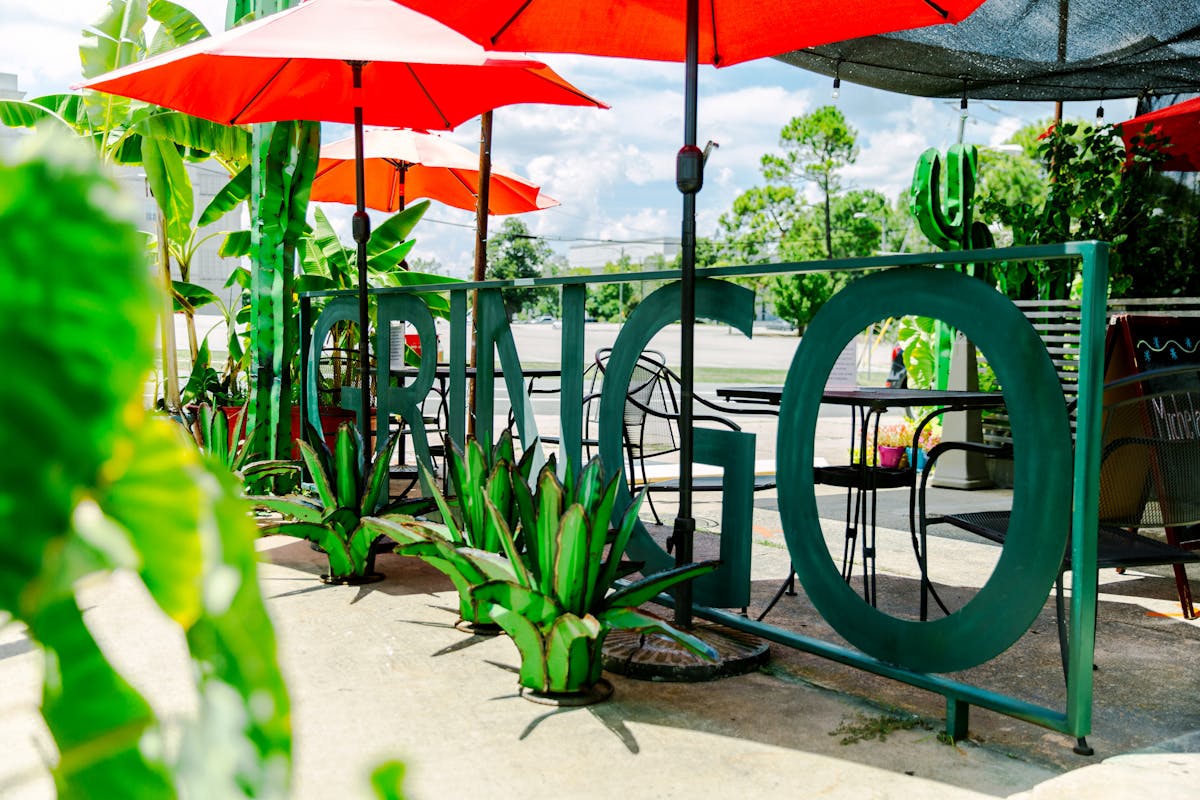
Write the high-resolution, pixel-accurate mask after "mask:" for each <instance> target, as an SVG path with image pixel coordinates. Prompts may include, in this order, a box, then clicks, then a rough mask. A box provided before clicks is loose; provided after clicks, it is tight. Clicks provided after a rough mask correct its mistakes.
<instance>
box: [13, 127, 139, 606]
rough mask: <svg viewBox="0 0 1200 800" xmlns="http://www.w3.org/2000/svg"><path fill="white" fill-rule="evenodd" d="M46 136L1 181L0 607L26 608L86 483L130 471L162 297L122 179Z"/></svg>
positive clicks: (75, 147)
mask: <svg viewBox="0 0 1200 800" xmlns="http://www.w3.org/2000/svg"><path fill="white" fill-rule="evenodd" d="M40 144H41V146H42V148H43V151H42V152H43V154H44V155H45V159H46V160H34V161H30V162H27V163H22V164H16V165H13V166H12V167H8V168H5V170H4V179H3V180H0V241H3V242H4V247H2V248H0V286H3V287H4V291H3V292H0V339H2V340H3V341H4V343H5V348H6V355H5V368H6V370H7V371H8V373H9V375H10V376H22V377H21V378H20V382H19V390H18V389H17V384H13V385H12V386H11V387H10V390H6V391H0V452H3V453H4V454H5V457H4V458H3V459H2V460H0V545H2V546H3V549H4V552H5V557H4V559H0V608H2V609H5V610H8V611H10V612H13V613H15V614H16V615H17V616H20V615H21V614H20V610H19V609H18V608H17V605H18V597H19V594H20V592H21V590H22V587H24V586H25V584H26V583H27V582H28V581H30V580H33V579H35V577H36V576H38V575H39V574H40V572H41V570H42V568H43V563H44V558H43V553H44V550H45V548H47V547H48V546H50V545H51V543H52V541H54V540H55V539H58V538H60V537H62V536H64V535H65V534H66V531H67V529H68V527H69V525H70V520H71V515H72V513H73V510H74V508H75V506H76V503H77V502H78V500H79V487H89V486H95V485H97V483H99V482H100V480H101V475H102V473H103V474H114V473H119V472H121V471H123V470H124V469H125V465H126V464H127V462H128V460H129V458H130V456H131V452H130V449H129V448H128V447H127V446H125V445H123V444H122V446H121V447H120V448H119V447H118V446H117V445H118V442H124V440H125V437H126V435H127V433H128V431H129V429H130V425H131V422H130V419H131V416H130V415H131V414H132V413H133V412H135V411H136V410H139V409H140V408H141V403H142V398H141V395H142V390H143V385H144V378H145V376H146V374H147V372H148V370H149V366H150V363H151V358H152V354H153V344H152V342H153V332H154V309H155V308H157V307H160V306H161V305H162V301H161V300H159V299H158V298H157V297H156V295H155V292H154V288H153V287H152V285H151V283H150V277H149V274H148V272H147V270H146V268H145V266H144V263H143V262H141V261H139V260H138V259H137V258H136V257H135V254H137V253H138V252H140V250H141V238H140V236H139V234H138V233H137V231H136V230H135V229H134V227H133V225H132V224H131V223H130V222H128V221H126V220H127V219H128V218H127V217H126V218H118V217H117V216H115V215H119V214H120V213H121V210H122V209H128V206H127V200H126V199H125V196H124V194H123V193H122V192H121V190H120V188H119V187H118V185H117V184H116V183H115V182H114V181H112V180H110V179H108V178H104V177H101V176H99V175H98V174H96V172H95V171H94V165H95V156H94V155H93V154H92V153H90V152H88V151H87V149H86V148H82V147H81V146H80V145H79V143H78V142H77V141H72V140H70V139H68V138H65V137H63V136H53V135H49V134H47V135H46V136H44V137H41V139H40ZM93 202H95V204H96V205H93ZM109 210H111V212H113V214H114V215H110V214H109V213H106V212H107V211H109ZM46 231H55V232H56V233H55V237H54V247H53V248H52V250H51V251H47V249H46V239H45V236H46ZM48 253H50V254H51V256H52V257H48ZM80 264H86V265H88V268H87V269H82V270H81V269H78V268H77V267H78V265H80ZM47 320H53V324H47ZM13 380H15V378H14V379H13Z"/></svg>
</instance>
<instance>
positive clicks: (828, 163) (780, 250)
mask: <svg viewBox="0 0 1200 800" xmlns="http://www.w3.org/2000/svg"><path fill="white" fill-rule="evenodd" d="M779 140H780V146H781V147H783V148H784V152H783V154H782V155H777V154H767V155H764V156H763V157H762V172H763V177H764V178H765V179H766V181H767V182H766V185H765V186H756V187H753V188H751V189H748V190H747V191H745V192H743V193H742V194H741V195H739V196H738V197H737V198H735V199H734V201H733V206H732V208H731V209H730V210H729V212H727V213H725V214H723V215H722V216H721V218H720V221H719V225H720V230H721V238H720V240H719V241H718V242H717V243H716V244H717V246H716V248H715V253H713V254H712V256H713V263H739V264H756V263H771V262H785V261H812V260H817V259H822V258H842V257H849V256H862V255H869V254H871V253H873V252H875V251H877V250H882V249H890V247H889V246H888V243H887V242H885V241H884V238H885V231H886V233H888V234H892V236H891V237H889V238H891V239H892V240H893V241H898V239H897V238H896V237H898V236H899V235H900V234H901V233H902V231H903V229H904V225H903V224H902V223H901V222H900V220H899V218H898V217H897V216H896V214H895V212H894V211H892V210H891V208H890V207H889V204H888V202H887V199H886V198H884V197H883V196H882V195H880V194H879V193H877V192H860V191H851V192H844V191H843V184H842V181H841V176H840V170H841V169H842V168H844V167H845V166H847V165H848V164H852V163H854V161H855V159H856V158H857V157H858V145H857V143H856V133H855V131H854V129H853V128H851V127H850V126H849V125H847V124H846V120H845V117H843V116H842V113H841V111H839V110H838V109H837V108H836V107H833V106H826V107H823V108H819V109H817V110H816V111H814V112H812V113H811V114H806V115H804V116H800V117H795V118H793V119H792V120H790V121H789V122H788V124H787V125H786V126H784V128H783V130H781V131H780V134H779ZM808 183H811V184H813V185H815V186H816V188H817V190H818V192H819V194H820V196H821V200H820V202H819V203H818V204H817V205H816V206H813V205H811V204H810V203H808V202H807V201H806V200H805V198H804V195H803V192H802V191H801V187H802V186H803V185H804V184H808ZM698 250H699V248H698ZM697 261H698V262H699V258H698V259H697ZM844 280H845V276H842V275H831V274H828V273H819V274H818V273H802V274H792V275H782V276H775V277H772V278H759V279H751V280H749V281H748V282H749V283H751V284H753V285H752V288H754V289H755V291H756V292H758V293H760V294H762V293H767V294H769V295H770V297H771V300H772V301H773V303H774V307H775V313H776V314H778V315H779V316H780V317H782V318H783V319H786V320H788V321H789V322H791V323H792V324H793V325H795V326H796V329H797V331H801V330H803V328H804V326H805V325H807V324H808V321H809V320H810V319H812V315H813V314H815V313H816V311H817V309H819V308H820V307H821V305H822V304H824V302H825V301H826V300H828V299H829V298H830V297H831V296H832V295H833V292H834V291H836V290H837V288H838V287H839V286H840V285H841V284H842V283H843V282H844Z"/></svg>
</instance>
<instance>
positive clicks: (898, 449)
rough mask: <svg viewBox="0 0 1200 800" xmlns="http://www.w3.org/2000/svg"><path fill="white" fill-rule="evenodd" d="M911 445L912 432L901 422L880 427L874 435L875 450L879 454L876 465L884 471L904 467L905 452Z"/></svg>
mask: <svg viewBox="0 0 1200 800" xmlns="http://www.w3.org/2000/svg"><path fill="white" fill-rule="evenodd" d="M911 445H912V431H911V429H910V428H909V427H908V425H906V424H904V423H902V422H896V423H890V424H888V425H881V426H880V427H879V430H878V431H877V432H876V434H875V449H876V451H878V453H879V457H878V459H877V461H876V465H877V466H880V467H883V468H885V469H898V468H900V467H902V466H904V458H905V450H906V448H908V447H909V446H911Z"/></svg>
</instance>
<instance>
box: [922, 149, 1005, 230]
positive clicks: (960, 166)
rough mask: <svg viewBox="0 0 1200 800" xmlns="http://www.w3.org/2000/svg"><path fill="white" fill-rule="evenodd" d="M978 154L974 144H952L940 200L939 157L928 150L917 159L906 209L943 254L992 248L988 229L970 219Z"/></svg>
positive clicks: (938, 154) (940, 171) (933, 150)
mask: <svg viewBox="0 0 1200 800" xmlns="http://www.w3.org/2000/svg"><path fill="white" fill-rule="evenodd" d="M978 174H979V153H978V151H977V150H976V148H975V145H973V144H953V145H951V146H950V149H949V150H947V151H946V192H945V200H944V204H943V197H942V185H941V184H942V156H941V153H939V152H938V151H937V150H936V149H934V148H932V147H931V148H930V149H928V150H926V151H925V152H924V153H922V154H921V157H920V158H919V159H917V168H916V170H915V171H914V172H913V182H912V191H911V196H910V200H909V208H910V209H911V211H912V214H913V216H914V217H916V220H917V224H918V225H920V227H921V232H922V233H924V234H925V235H926V236H927V237H929V241H931V242H933V243H934V244H935V245H937V246H938V247H940V248H941V249H943V250H971V249H978V248H982V247H991V246H992V245H993V240H992V234H991V231H989V230H988V228H987V225H984V224H983V223H982V222H978V221H975V220H974V219H973V216H974V215H973V212H974V209H973V208H972V206H973V205H974V200H975V181H976V178H977V176H978Z"/></svg>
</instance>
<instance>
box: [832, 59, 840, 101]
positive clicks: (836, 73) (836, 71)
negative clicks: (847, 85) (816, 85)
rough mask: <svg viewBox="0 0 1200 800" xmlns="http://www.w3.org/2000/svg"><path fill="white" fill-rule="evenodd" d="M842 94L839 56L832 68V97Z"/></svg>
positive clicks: (835, 98) (836, 97) (835, 97)
mask: <svg viewBox="0 0 1200 800" xmlns="http://www.w3.org/2000/svg"><path fill="white" fill-rule="evenodd" d="M841 96H842V60H841V59H840V58H839V59H838V60H837V64H836V65H835V66H834V68H833V99H834V100H837V99H838V98H839V97H841Z"/></svg>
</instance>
